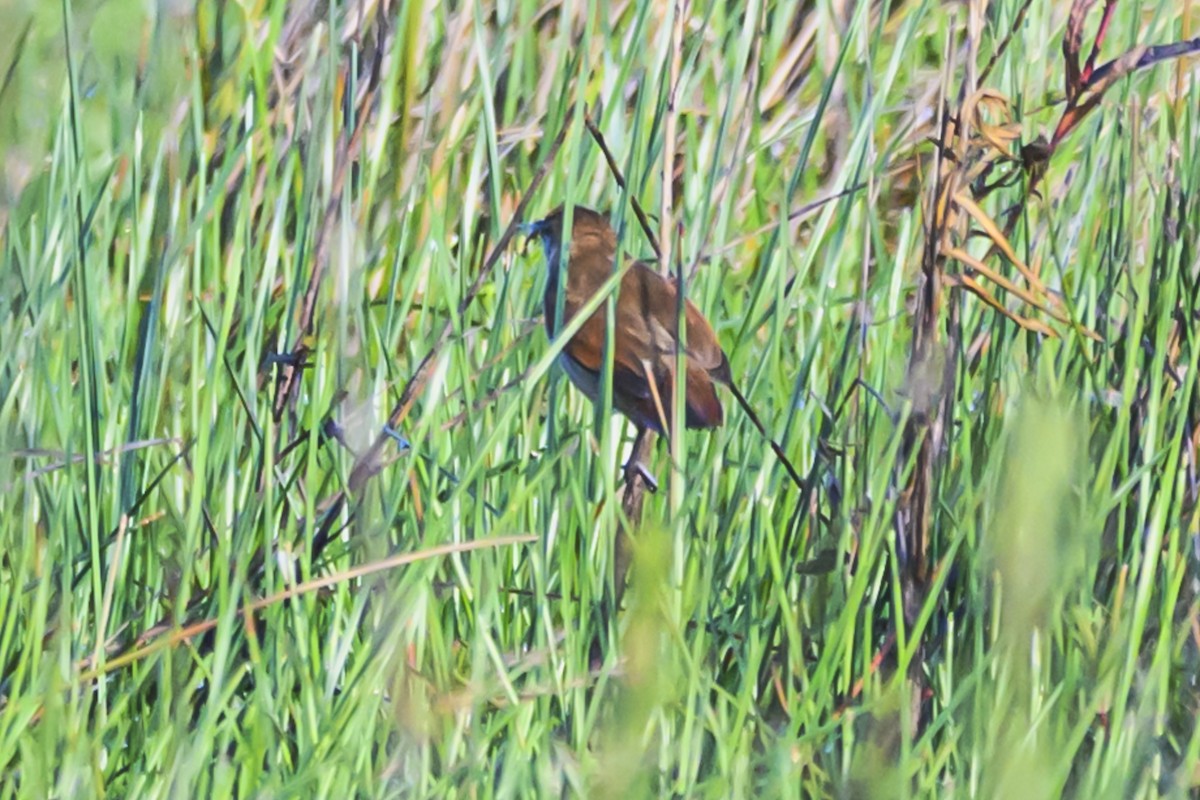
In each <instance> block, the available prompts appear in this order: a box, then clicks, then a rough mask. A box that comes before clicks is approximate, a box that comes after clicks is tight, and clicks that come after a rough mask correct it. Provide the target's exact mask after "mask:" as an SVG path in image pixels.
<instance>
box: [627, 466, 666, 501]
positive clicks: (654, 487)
mask: <svg viewBox="0 0 1200 800" xmlns="http://www.w3.org/2000/svg"><path fill="white" fill-rule="evenodd" d="M638 476H641V479H642V480H643V481H645V483H646V488H647V489H649V490H650V492H651V493H652V494H653V493H655V492H657V491H658V479H657V478H655V477H654V474H653V473H651V472H650V470H648V469H646V465H645V464H643V463H642V462H640V461H630V462H629V463H628V464H626V465H625V482H626V483H630V482H632V481H633V479H634V478H635V477H638Z"/></svg>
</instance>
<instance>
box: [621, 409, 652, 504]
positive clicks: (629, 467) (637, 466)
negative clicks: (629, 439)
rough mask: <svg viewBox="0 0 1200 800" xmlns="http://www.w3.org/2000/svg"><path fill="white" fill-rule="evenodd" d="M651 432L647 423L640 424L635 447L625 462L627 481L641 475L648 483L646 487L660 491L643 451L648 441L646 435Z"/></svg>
mask: <svg viewBox="0 0 1200 800" xmlns="http://www.w3.org/2000/svg"><path fill="white" fill-rule="evenodd" d="M649 433H650V431H649V429H647V428H646V426H645V425H638V427H637V435H636V436H634V437H633V449H632V450H631V451H630V452H629V461H627V462H625V482H626V483H632V482H633V479H634V478H635V477H637V476H639V475H640V476H641V478H642V480H643V481H645V483H646V488H647V489H649V490H650V491H651V492H657V491H658V480H656V479H655V477H654V474H653V473H651V472H650V470H649V469H647V468H646V464H645V463H644V461H643V459H644V458H645V454H644V453H643V452H642V450H643V449H644V444H645V441H646V436H647V435H648V434H649Z"/></svg>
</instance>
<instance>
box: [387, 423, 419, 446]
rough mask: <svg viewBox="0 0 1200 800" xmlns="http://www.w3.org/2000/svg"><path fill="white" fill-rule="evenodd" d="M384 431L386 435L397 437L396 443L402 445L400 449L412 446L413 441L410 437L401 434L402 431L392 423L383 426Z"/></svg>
mask: <svg viewBox="0 0 1200 800" xmlns="http://www.w3.org/2000/svg"><path fill="white" fill-rule="evenodd" d="M383 432H384V434H385V435H386V436H390V437H391V438H393V439H395V440H396V443H397V444H398V445H400V449H401V450H402V451H403V450H407V449H408V448H410V447H412V442H410V441H409V440H408V439H405V438H404V435H403V434H401V433H400V431H398V430H396V429H395V428H393V427H392V426H391V425H390V424H385V425H384V426H383Z"/></svg>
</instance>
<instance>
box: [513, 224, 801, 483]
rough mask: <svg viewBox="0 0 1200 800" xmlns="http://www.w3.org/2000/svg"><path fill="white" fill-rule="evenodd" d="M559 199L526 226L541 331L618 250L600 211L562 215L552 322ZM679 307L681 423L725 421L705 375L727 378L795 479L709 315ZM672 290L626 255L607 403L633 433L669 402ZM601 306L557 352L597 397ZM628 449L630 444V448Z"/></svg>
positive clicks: (664, 418) (657, 426) (595, 282)
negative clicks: (534, 246) (542, 263)
mask: <svg viewBox="0 0 1200 800" xmlns="http://www.w3.org/2000/svg"><path fill="white" fill-rule="evenodd" d="M562 226H563V208H562V206H559V207H558V208H556V209H555V210H554V211H552V212H551V213H550V215H549V216H547V217H546V218H545V219H542V220H539V221H538V222H534V223H531V224H529V225H526V226H525V232H526V234H527V235H530V236H538V237H539V238H540V239H541V241H542V247H543V250H544V251H545V257H546V293H545V301H544V303H545V312H546V332H547V333H548V334H549V336H550V338H552V339H553V338H554V336H555V335H556V334H557V333H558V331H560V330H562V328H563V327H565V326H566V325H567V324H568V323H570V321H571V320H572V319H574V317H575V316H576V314H578V313H579V310H580V309H581V308H583V307H584V306H585V305H587V302H588V301H589V300H590V299H591V298H592V297H594V296H595V294H596V293H597V292H598V291H599V290H600V288H601V286H603V285H604V283H605V281H607V280H608V279H609V277H611V275H612V273H613V261H614V259H615V258H616V255H617V237H616V233H615V232H614V231H613V229H612V226H611V225H610V224H609V223H608V220H607V219H605V218H604V217H603V216H601V215H600V214H598V213H596V212H595V211H593V210H591V209H590V208H584V207H583V206H575V210H574V213H573V215H572V224H571V248H570V253H569V254H568V258H567V268H566V276H567V279H566V292H565V294H564V296H563V298H562V320H561V322H559V323H558V324H557V325H556V324H555V312H556V311H557V304H558V292H559V286H560V285H561V279H560V275H561V274H562V272H563V269H562V256H563V253H562ZM684 302H685V315H686V331H687V337H686V353H687V361H686V368H687V372H686V376H685V381H686V390H685V391H686V407H685V416H684V425H685V427H687V428H716V427H718V426H720V425H721V424H722V423H723V422H724V412H723V411H722V408H721V401H720V399H719V398H718V397H717V392H716V388H715V386H714V385H713V382H714V381H715V382H717V383H722V384H725V385H726V386H728V387H729V388H730V390H731V391H732V393H733V396H734V397H735V398H736V399H737V401H738V403H739V404H740V405H741V406H742V408H743V409H745V411H746V413H747V415H748V416H749V417H750V420H751V422H753V423H754V425H755V427H756V428H758V430H759V431H760V432H761V433H762V435H763V436H764V437H765V438H766V439H767V441H768V442H770V444H771V447H772V449H773V450H774V451H775V454H776V455H777V456H778V457H779V459H780V460H781V461H782V462H783V464H784V466H785V467H786V468H787V471H788V474H789V475H791V477H792V480H794V481H795V482H796V485H797V486H800V487H803V480H802V479H801V478H800V476H799V474H798V473H797V472H796V470H795V468H793V467H792V464H791V462H790V461H788V459H787V456H786V455H785V454H784V452H783V449H782V448H781V447H780V446H779V445H778V444H776V443H775V442H774V441H773V440H772V439H771V437H770V435H768V434H767V431H766V428H764V427H763V424H762V422H761V421H759V418H758V415H757V414H755V413H754V410H753V409H752V408H751V407H750V404H749V403H748V402H747V401H746V398H745V397H744V396H743V395H742V393H741V392H740V391H739V390H738V388H737V386H736V385H735V384H734V382H733V376H732V374H731V372H730V369H729V359H728V358H727V357H726V356H725V351H724V350H722V349H721V345H720V343H719V342H718V341H717V335H716V334H715V333H714V332H713V329H712V326H711V325H709V324H708V320H706V319H705V318H704V315H702V314H701V313H700V310H699V309H698V308H696V306H695V305H693V304H692V301H690V300H687V299H686V298H685V300H684ZM677 312H678V290H677V288H676V284H675V282H674V281H672V280H669V279H668V278H666V277H664V276H663V275H661V274H660V273H659V272H657V271H656V270H654V269H653V268H652V267H650V266H649V265H647V264H646V263H644V262H641V261H635V262H634V263H633V264H632V265H631V266H630V267H629V269H628V270H627V271H626V272H625V274H624V275H623V276H622V277H621V285H620V287H619V290H618V293H617V302H616V313H615V320H614V321H615V323H616V332H615V335H614V337H613V338H614V347H613V359H612V360H613V376H612V387H613V398H612V405H613V408H615V409H616V410H617V411H620V412H621V413H622V414H624V415H625V416H626V417H628V418H629V420H630V421H632V422H633V424H634V426H635V427H636V428H637V436H638V439H639V440H640V439H641V437H642V436H643V435H645V432H646V431H647V430H651V431H654V432H656V433H658V434H660V435H665V434H668V433H669V429H670V413H669V409H670V407H671V403H672V397H673V396H674V394H673V393H674V379H675V350H676V346H677V344H678V337H677V335H676V331H677V330H678V327H677V325H676V320H677V317H676V314H677ZM606 319H607V317H606V314H605V309H604V306H603V305H601V306H600V307H599V308H597V309H596V310H595V311H594V312H593V313H592V315H591V316H590V317H588V319H587V321H586V322H584V323H583V326H582V327H580V328H579V330H578V331H576V332H575V335H574V336H572V337H571V339H570V341H568V342H567V343H566V345H565V346H564V347H563V350H562V353H561V354H560V356H559V362H560V364H561V365H562V366H563V368H564V370H565V371H566V373H567V375H568V377H570V379H571V382H572V383H573V384H575V386H576V387H577V388H578V389H579V390H580V391H581V392H583V393H584V394H585V395H587V396H588V399H590V400H591V401H592V402H596V401H597V400H598V398H599V395H600V380H601V374H602V371H603V369H604V340H605V332H606V331H605V323H606ZM636 451H637V446H636V444H635V447H634V452H636ZM629 468H633V469H637V470H639V471H641V472H642V474H643V475H644V476H645V477H646V478H647V480H648V483H649V484H650V485H651V487H653V485H654V482H653V478H652V477H651V476H650V475H649V473H647V472H646V470H645V469H644V468H643V467H642V465H640V464H630V465H629Z"/></svg>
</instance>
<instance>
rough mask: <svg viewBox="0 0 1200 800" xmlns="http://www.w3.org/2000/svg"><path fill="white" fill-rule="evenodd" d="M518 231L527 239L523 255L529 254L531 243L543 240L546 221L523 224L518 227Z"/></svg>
mask: <svg viewBox="0 0 1200 800" xmlns="http://www.w3.org/2000/svg"><path fill="white" fill-rule="evenodd" d="M517 230H519V231H520V232H521V234H522V235H523V236H524V237H525V246H524V247H523V248H521V255H525V254H526V253H528V252H529V243H530V242H531V241H533V240H534V239H541V237H542V234H544V233H545V232H546V220H544V219H539V220H537V221H535V222H522V223H521V224H520V225H518V226H517Z"/></svg>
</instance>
